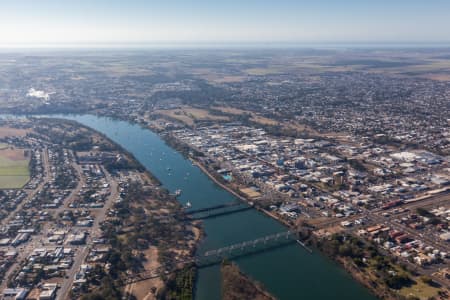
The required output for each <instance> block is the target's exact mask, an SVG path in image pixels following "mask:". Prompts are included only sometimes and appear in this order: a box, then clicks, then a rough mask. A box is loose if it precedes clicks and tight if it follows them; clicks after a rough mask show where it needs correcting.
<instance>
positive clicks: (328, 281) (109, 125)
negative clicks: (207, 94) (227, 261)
mask: <svg viewBox="0 0 450 300" xmlns="http://www.w3.org/2000/svg"><path fill="white" fill-rule="evenodd" d="M58 117H63V118H66V119H71V120H76V121H78V122H80V123H81V124H84V125H87V126H89V127H91V128H93V129H95V130H97V131H99V132H102V133H103V134H105V135H106V136H108V137H109V138H110V139H112V140H114V141H115V142H117V143H118V144H120V145H121V146H122V147H123V148H125V149H126V150H128V151H129V152H131V153H132V154H133V155H134V156H135V157H136V158H137V159H138V160H139V161H140V162H141V163H142V164H143V165H144V166H145V167H146V168H147V169H148V170H149V171H150V172H151V173H152V174H154V175H155V176H156V177H157V178H158V179H159V180H160V181H161V183H162V184H163V186H164V187H165V188H167V189H168V190H170V191H171V192H174V191H175V190H176V189H181V190H182V195H181V196H180V197H179V200H180V202H182V203H183V204H184V203H186V202H187V201H190V202H191V203H192V206H193V208H202V207H207V206H211V205H215V204H220V203H225V202H230V201H233V200H234V196H233V195H231V194H230V193H228V192H227V191H225V190H223V189H222V188H220V187H219V186H217V185H216V184H215V183H214V182H213V181H211V180H210V179H209V178H208V176H207V175H205V174H204V173H203V172H201V171H200V169H199V168H198V167H196V166H193V165H192V163H191V161H189V160H187V159H185V158H184V157H183V156H182V155H181V154H180V153H178V152H176V151H175V150H174V149H172V148H170V147H169V146H168V145H166V143H165V142H164V141H163V140H162V139H161V138H160V137H159V136H158V135H157V134H155V133H153V132H152V131H150V130H147V129H144V128H142V127H140V126H138V125H134V124H130V123H128V122H124V121H118V120H113V119H110V118H104V117H96V116H92V115H82V116H58ZM203 227H204V230H205V233H206V238H205V239H204V241H203V242H202V243H201V245H200V247H199V250H198V251H205V250H208V249H215V248H220V247H223V246H227V245H230V244H234V243H237V242H242V241H245V240H249V239H255V238H258V237H262V236H265V235H268V234H272V233H277V232H282V231H285V230H286V228H285V227H283V226H282V225H281V224H279V223H278V222H277V221H275V220H273V219H271V218H269V217H267V216H265V215H264V214H262V213H260V212H257V211H256V210H247V211H243V212H239V213H235V214H231V215H225V216H221V217H217V218H212V219H206V220H204V222H203ZM235 262H236V263H237V264H238V265H239V267H240V268H241V269H242V270H243V272H244V273H246V274H248V275H250V276H251V277H252V278H253V279H255V280H257V281H259V282H261V283H262V284H263V285H264V286H265V287H266V288H267V290H268V291H269V292H271V293H272V294H273V295H275V296H276V297H277V298H279V299H317V300H325V299H326V300H328V299H337V300H338V299H346V300H366V299H371V300H372V299H376V298H375V297H374V296H373V295H372V294H371V293H369V291H368V290H367V289H365V288H364V287H363V286H362V285H360V284H359V283H357V282H355V281H354V280H353V279H352V278H351V277H350V275H349V274H347V273H346V272H345V271H344V270H343V269H342V268H341V267H340V266H338V265H337V264H335V263H334V262H332V261H331V260H329V259H328V258H326V257H324V256H323V255H321V254H320V253H318V252H317V251H314V253H313V254H310V253H309V252H308V251H306V250H305V249H303V248H301V247H300V246H298V245H296V244H291V245H288V246H284V247H281V248H277V249H274V250H270V251H267V252H263V253H258V254H254V255H251V256H245V257H241V258H238V259H236V260H235ZM195 298H196V299H197V300H216V299H220V298H221V289H220V270H219V266H212V267H206V268H201V269H200V270H199V274H198V280H197V283H196V288H195Z"/></svg>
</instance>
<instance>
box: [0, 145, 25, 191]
mask: <svg viewBox="0 0 450 300" xmlns="http://www.w3.org/2000/svg"><path fill="white" fill-rule="evenodd" d="M28 164H29V161H28V159H21V160H11V159H9V158H6V157H3V156H1V152H0V189H17V188H22V187H23V186H24V185H25V184H26V183H27V182H28V180H29V179H30V171H29V169H28Z"/></svg>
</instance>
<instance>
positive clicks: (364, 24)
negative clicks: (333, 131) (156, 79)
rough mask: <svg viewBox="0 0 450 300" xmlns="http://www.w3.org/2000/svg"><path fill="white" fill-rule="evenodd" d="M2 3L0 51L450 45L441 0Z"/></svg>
mask: <svg viewBox="0 0 450 300" xmlns="http://www.w3.org/2000/svg"><path fill="white" fill-rule="evenodd" d="M3 2H4V3H2V4H1V8H2V9H1V10H0V37H1V38H0V47H3V48H5V47H6V48H14V47H19V48H23V47H31V48H33V47H49V46H50V47H52V46H53V47H54V46H57V47H73V46H77V47H83V48H85V47H93V46H96V45H103V46H104V45H108V46H114V47H123V46H124V45H125V46H129V45H133V46H138V47H150V46H151V47H159V46H160V45H166V46H167V45H171V46H179V45H190V46H196V47H204V46H205V45H209V46H217V45H222V46H223V45H226V46H234V45H246V46H249V45H268V46H272V47H273V46H279V45H285V46H286V45H293V44H295V45H297V46H299V45H302V44H306V45H307V46H308V45H342V44H353V45H366V44H367V45H374V44H375V45H377V44H382V45H418V44H421V45H422V44H424V45H428V44H437V45H442V44H444V45H450V2H448V1H443V0H432V1H427V2H426V3H425V2H423V1H419V0H412V1H406V0H399V1H395V3H392V1H387V0H381V1H377V2H374V1H366V0H362V1H361V0H360V1H357V0H347V1H345V2H341V1H339V3H336V2H337V1H331V0H318V1H314V3H310V1H302V0H299V1H294V0H280V1H266V0H261V1H256V0H248V1H245V2H242V1H241V2H240V1H237V0H230V1H226V2H224V1H223V2H218V1H206V0H198V1H195V2H194V3H189V2H187V1H182V0H169V1H164V2H162V1H152V0H150V1H144V0H131V1H127V2H126V3H124V2H121V1H118V0H110V1H106V0H92V1H88V0H80V1H76V2H75V1H73V2H69V1H56V0H43V1H39V2H36V1H32V0H24V1H8V2H6V1H3Z"/></svg>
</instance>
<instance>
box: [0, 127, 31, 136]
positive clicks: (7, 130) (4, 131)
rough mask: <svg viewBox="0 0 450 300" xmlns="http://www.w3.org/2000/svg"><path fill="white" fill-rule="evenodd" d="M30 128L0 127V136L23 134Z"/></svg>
mask: <svg viewBox="0 0 450 300" xmlns="http://www.w3.org/2000/svg"><path fill="white" fill-rule="evenodd" d="M28 132H30V130H27V129H18V128H11V127H0V138H5V137H13V136H20V137H23V136H25V135H26V134H27V133H28Z"/></svg>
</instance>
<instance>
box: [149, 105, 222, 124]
mask: <svg viewBox="0 0 450 300" xmlns="http://www.w3.org/2000/svg"><path fill="white" fill-rule="evenodd" d="M155 113H156V114H159V115H164V116H168V117H169V118H172V119H176V120H177V121H180V122H183V123H184V124H186V125H189V126H192V125H194V124H195V122H196V121H228V120H229V118H228V117H225V116H216V115H214V114H212V113H210V112H209V111H208V110H206V109H199V108H187V107H186V108H179V109H168V110H157V111H155Z"/></svg>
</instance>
